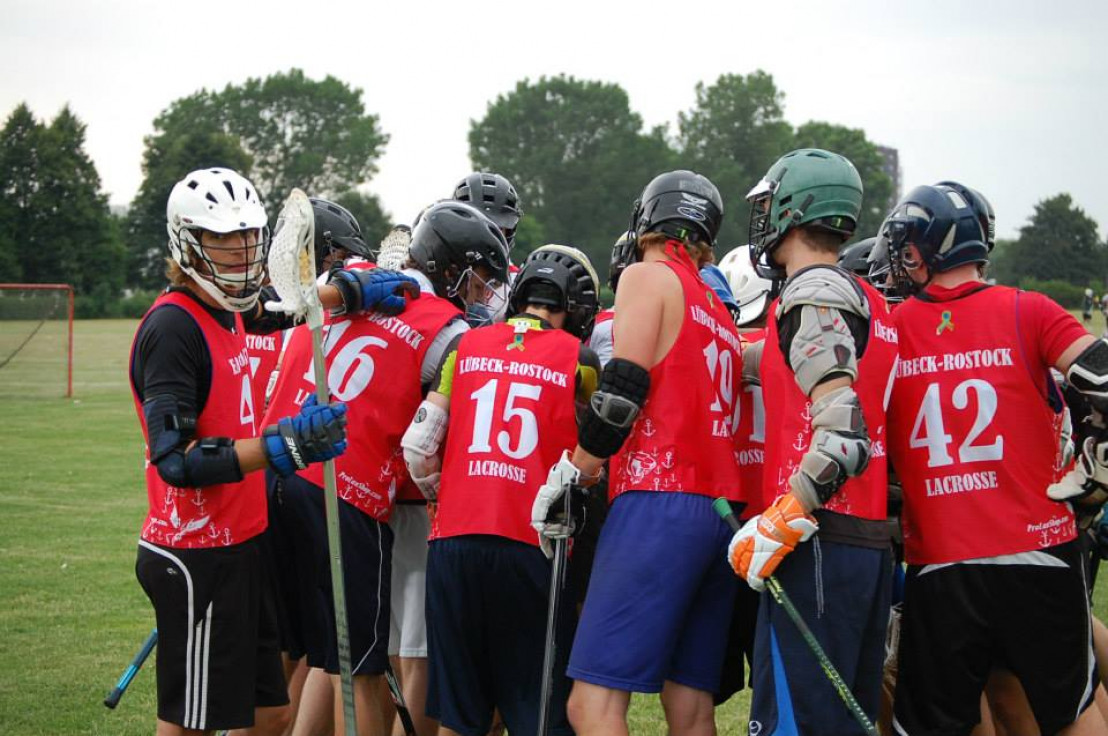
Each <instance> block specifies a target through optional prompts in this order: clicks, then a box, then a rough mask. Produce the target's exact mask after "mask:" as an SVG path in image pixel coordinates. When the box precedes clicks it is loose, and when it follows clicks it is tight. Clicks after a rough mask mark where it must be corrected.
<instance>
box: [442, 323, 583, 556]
mask: <svg viewBox="0 0 1108 736" xmlns="http://www.w3.org/2000/svg"><path fill="white" fill-rule="evenodd" d="M580 346H581V343H580V342H579V341H578V340H577V339H576V338H574V337H573V336H572V335H570V334H569V333H567V332H563V331H562V330H553V329H549V330H544V329H541V327H540V325H539V323H538V322H537V321H535V320H530V319H525V318H524V319H519V318H517V319H513V320H512V321H511V322H508V323H503V324H497V325H491V326H489V327H482V328H481V329H478V330H471V331H470V332H468V333H466V334H465V336H464V337H462V340H461V343H459V345H458V354H457V358H456V360H455V363H454V379H453V384H452V389H451V398H450V431H449V432H448V433H447V438H446V450H445V453H444V455H443V467H442V485H441V487H440V489H439V496H438V510H437V512H436V513H435V515H434V520H433V522H432V526H431V538H432V539H441V538H443V537H453V536H458V535H462V534H491V535H496V536H500V537H507V538H508V539H514V540H516V541H519V542H524V543H526V544H531V545H537V544H538V538H537V537H536V536H535V530H534V529H532V528H531V504H532V502H533V501H534V500H535V489H536V488H538V487H539V486H540V485H541V484H542V482H543V481H544V480H545V479H546V474H547V471H549V470H550V468H551V466H553V465H554V464H555V463H557V462H558V458H560V457H561V455H562V451H563V450H572V449H573V448H574V446H575V445H576V444H577V419H576V415H575V410H574V396H575V394H576V386H575V380H576V376H577V358H578V354H579V350H580Z"/></svg>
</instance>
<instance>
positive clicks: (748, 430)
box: [735, 328, 766, 519]
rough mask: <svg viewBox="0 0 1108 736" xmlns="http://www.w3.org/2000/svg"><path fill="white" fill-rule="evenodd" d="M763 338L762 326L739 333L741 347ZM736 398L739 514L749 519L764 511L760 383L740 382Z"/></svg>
mask: <svg viewBox="0 0 1108 736" xmlns="http://www.w3.org/2000/svg"><path fill="white" fill-rule="evenodd" d="M765 339H766V331H765V329H764V328H763V329H759V330H752V331H750V332H742V333H739V342H740V344H742V346H743V350H745V349H746V348H747V346H748V345H752V344H754V343H759V342H762V341H763V340H765ZM741 389H742V390H741V391H739V393H738V396H736V397H735V400H736V401H738V402H739V426H738V429H737V430H735V438H736V440H737V441H738V446H737V447H736V448H735V459H736V461H737V462H738V464H739V476H740V477H741V478H742V498H740V499H739V500H741V501H745V502H746V507H745V508H744V509H743V511H742V514H741V517H742V518H743V519H749V518H751V517H753V516H754V515H755V514H760V513H762V512H763V511H765V510H766V505H765V503H763V498H762V490H761V489H762V474H763V469H764V468H765V464H766V406H765V402H764V401H763V400H762V387H761V386H747V385H745V384H743V385H741Z"/></svg>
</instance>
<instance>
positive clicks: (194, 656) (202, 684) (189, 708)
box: [139, 539, 212, 729]
mask: <svg viewBox="0 0 1108 736" xmlns="http://www.w3.org/2000/svg"><path fill="white" fill-rule="evenodd" d="M139 546H140V547H145V548H146V549H148V550H150V551H151V552H153V553H154V554H156V555H160V556H162V557H165V558H166V559H167V560H169V561H170V562H172V563H173V564H174V565H176V566H177V567H178V568H179V569H180V570H181V572H183V573H184V575H185V587H186V589H187V591H188V613H187V616H188V618H187V622H186V624H185V631H187V632H188V638H187V640H186V641H185V714H184V718H183V719H182V721H183V724H182V725H183V726H184V727H185V728H192V729H203V728H204V721H206V720H207V713H208V691H207V683H208V644H209V641H210V640H211V620H212V616H211V614H212V606H211V604H210V603H209V604H208V611H207V615H206V616H205V617H204V620H203V621H201V622H199V623H193V620H194V619H195V616H194V615H193V607H194V601H193V588H192V575H191V574H190V573H189V569H188V568H187V567H185V563H183V562H181V560H180V558H179V557H177V556H176V555H174V554H172V553H170V552H169V551H167V550H164V549H162V548H161V547H157V546H155V545H153V544H150V543H149V542H147V541H146V540H144V539H140V540H139ZM197 640H199V641H197Z"/></svg>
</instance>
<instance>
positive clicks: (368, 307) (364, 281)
mask: <svg viewBox="0 0 1108 736" xmlns="http://www.w3.org/2000/svg"><path fill="white" fill-rule="evenodd" d="M329 283H330V284H331V285H332V286H335V287H337V288H338V290H339V292H340V293H341V294H342V303H343V308H342V310H341V311H340V312H338V313H337V314H360V313H362V312H370V311H373V312H380V313H382V314H388V315H394V314H400V313H401V312H403V311H404V307H405V306H406V305H407V303H406V302H405V300H404V295H405V294H407V295H408V296H410V297H412V298H413V299H417V298H419V282H417V281H416V280H415V279H413V278H412V277H411V276H405V275H404V274H402V273H400V272H399V271H389V270H388V269H384V268H357V269H349V268H340V269H338V270H336V271H332V272H331V280H330V282H329Z"/></svg>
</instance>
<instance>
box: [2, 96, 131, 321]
mask: <svg viewBox="0 0 1108 736" xmlns="http://www.w3.org/2000/svg"><path fill="white" fill-rule="evenodd" d="M84 144H85V125H84V123H82V122H81V121H80V120H79V119H78V118H77V117H76V116H75V115H74V114H73V112H72V111H71V110H70V109H69V108H68V107H65V108H63V109H62V110H61V112H59V113H58V115H57V116H56V117H55V118H54V120H53V121H51V123H50V124H49V125H45V124H43V123H40V122H38V121H36V120H35V119H34V116H33V115H32V114H31V112H30V110H29V109H28V108H27V106H26V105H20V106H19V107H17V108H16V109H15V111H13V113H12V115H11V116H10V117H9V118H8V121H7V123H6V124H5V126H4V129H3V131H0V193H2V196H3V199H4V204H3V206H2V208H0V232H3V233H4V235H3V237H0V243H3V242H4V241H7V242H9V243H15V244H16V246H17V250H16V251H15V257H16V259H17V260H18V269H17V272H18V273H17V275H18V276H19V278H20V279H21V280H23V281H27V282H30V283H69V284H72V285H73V286H74V288H75V289H76V291H77V294H78V296H79V297H81V299H82V305H83V307H84V309H83V311H84V313H85V314H87V315H88V316H97V315H100V314H104V313H106V312H107V311H109V310H110V309H111V307H112V306H113V305H114V302H115V301H116V300H117V299H118V297H119V292H120V289H121V288H122V285H123V275H124V258H123V256H124V249H123V245H122V243H121V242H120V239H119V234H118V230H117V228H116V227H115V222H114V219H113V218H112V216H111V213H110V211H109V210H108V202H107V197H106V196H105V195H104V194H103V193H101V191H100V176H99V174H98V173H97V171H96V167H95V165H94V164H93V163H92V160H91V159H90V158H89V157H88V154H86V153H85V150H84ZM9 260H11V256H10V255H9V256H8V257H5V258H4V263H5V264H7V263H8V261H9ZM9 267H10V265H5V268H9Z"/></svg>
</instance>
